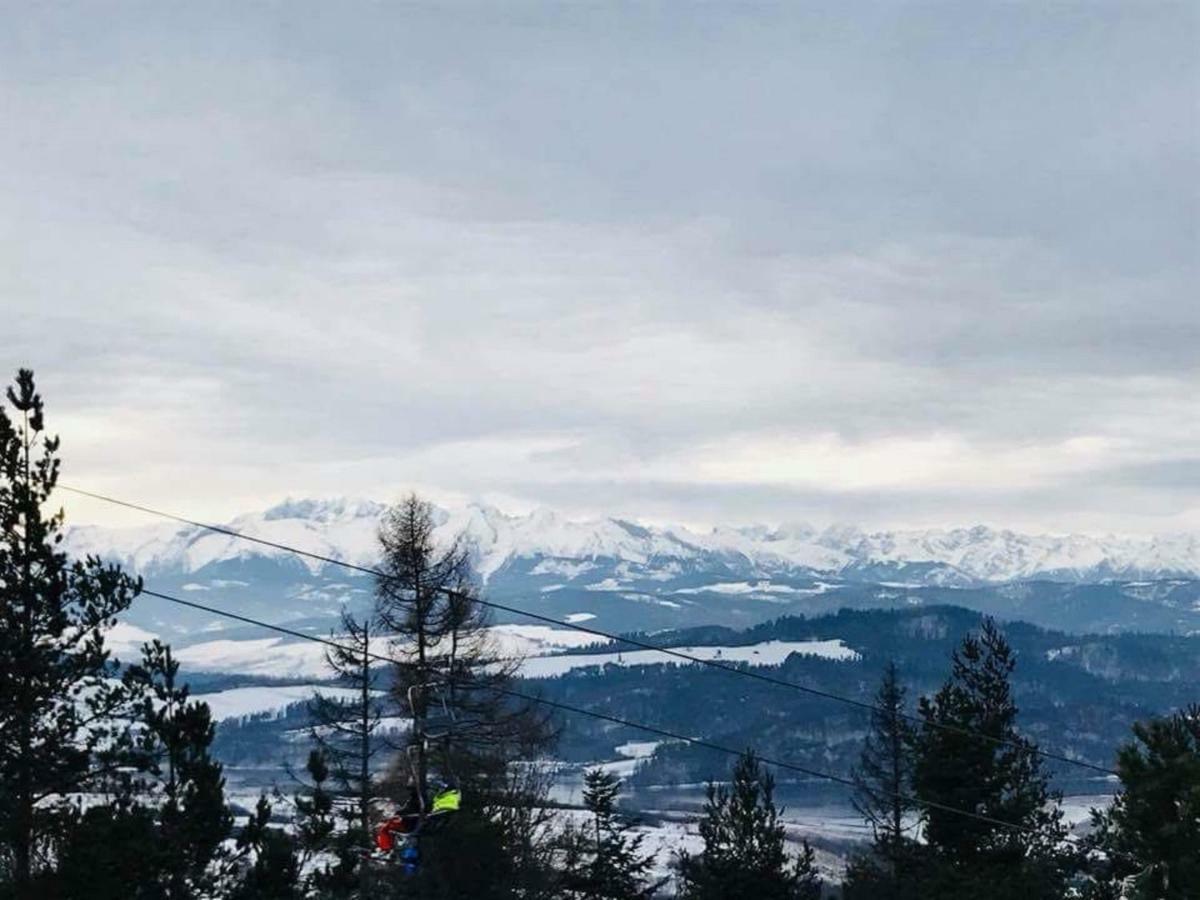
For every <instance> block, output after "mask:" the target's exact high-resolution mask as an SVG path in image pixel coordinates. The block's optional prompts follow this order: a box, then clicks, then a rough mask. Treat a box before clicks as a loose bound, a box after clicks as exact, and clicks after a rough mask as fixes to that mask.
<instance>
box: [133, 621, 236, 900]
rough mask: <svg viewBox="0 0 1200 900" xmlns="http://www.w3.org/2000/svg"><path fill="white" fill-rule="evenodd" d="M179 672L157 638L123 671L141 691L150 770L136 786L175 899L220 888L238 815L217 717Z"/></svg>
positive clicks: (168, 892) (165, 886) (166, 887)
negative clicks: (219, 748)
mask: <svg viewBox="0 0 1200 900" xmlns="http://www.w3.org/2000/svg"><path fill="white" fill-rule="evenodd" d="M178 675H179V663H178V661H177V660H176V659H175V658H174V657H173V656H172V654H171V648H170V647H168V646H166V645H164V644H162V643H161V642H159V641H157V640H155V641H153V642H151V643H149V644H147V645H145V647H144V648H143V651H142V662H141V663H140V664H138V665H134V666H131V667H130V668H129V669H128V670H127V671H126V673H125V676H124V680H125V683H126V684H127V685H129V686H131V687H134V688H136V689H138V690H139V691H140V692H141V693H142V694H143V700H142V706H141V716H140V720H141V723H142V725H143V726H144V729H143V730H142V732H141V738H140V750H141V752H142V754H143V755H144V758H145V760H146V763H145V764H146V767H147V769H148V775H147V777H143V778H141V779H139V781H138V783H137V784H136V788H135V789H136V790H137V791H138V794H139V798H138V799H139V801H140V802H142V803H144V804H148V805H150V806H151V807H152V808H153V809H154V810H155V811H156V817H157V822H156V834H157V842H156V854H157V856H158V858H159V873H158V874H159V881H160V885H161V888H162V896H163V897H165V898H169V900H183V898H188V897H195V896H198V895H201V894H203V893H204V892H205V891H211V890H213V889H215V887H216V886H217V885H218V884H219V883H220V882H221V880H222V878H223V877H225V876H226V875H227V873H228V871H229V870H231V868H232V863H233V861H232V859H231V857H230V854H229V853H228V852H227V849H226V848H225V847H224V846H223V845H224V843H225V841H226V840H228V839H229V838H230V836H231V835H232V832H233V815H232V813H231V812H230V811H229V808H228V806H227V805H226V803H225V777H224V773H223V767H222V765H221V763H219V762H218V761H217V760H216V759H214V758H213V756H212V753H211V745H212V741H213V736H214V734H215V729H214V726H213V722H212V714H211V713H210V711H209V708H208V706H207V705H206V704H204V703H199V702H196V701H193V700H191V699H190V691H189V688H188V686H187V685H186V684H181V683H180V682H179V678H178Z"/></svg>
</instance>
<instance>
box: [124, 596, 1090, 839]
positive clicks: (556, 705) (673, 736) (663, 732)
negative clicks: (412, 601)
mask: <svg viewBox="0 0 1200 900" xmlns="http://www.w3.org/2000/svg"><path fill="white" fill-rule="evenodd" d="M142 594H144V595H146V596H149V597H156V598H158V599H160V600H166V601H168V602H170V603H176V604H179V605H180V606H187V607H191V608H192V609H197V610H200V611H202V612H207V613H211V614H213V615H217V616H224V617H226V618H228V619H233V620H234V621H237V622H242V623H244V624H247V625H254V626H256V627H258V628H265V629H268V630H270V631H275V632H278V633H279V634H286V635H289V636H290V637H295V638H301V639H302V640H306V641H312V642H314V643H317V644H324V645H326V646H329V647H336V648H342V649H345V645H344V644H340V643H338V642H337V641H334V640H331V639H329V638H323V637H320V636H319V635H315V634H305V633H304V632H303V631H297V630H296V629H294V628H288V627H286V626H284V625H274V624H271V623H270V622H264V621H262V620H261V619H255V618H252V617H250V616H244V615H241V614H240V613H235V612H231V611H229V610H226V609H221V608H219V607H216V606H209V605H208V604H205V603H197V602H196V601H194V600H185V599H184V598H182V597H175V596H173V595H171V594H164V593H163V592H161V591H155V590H152V589H150V588H145V587H143V589H142ZM366 655H367V656H368V657H370V658H371V659H374V660H377V661H379V662H384V663H392V662H394V660H392V659H391V658H389V657H387V656H384V655H383V654H381V653H371V652H368V653H367V654H366ZM490 689H491V690H494V691H496V692H497V693H500V694H504V695H506V696H509V697H512V698H514V699H517V700H523V701H525V702H528V703H537V704H540V705H542V706H547V707H549V708H551V709H557V710H559V711H561V712H569V713H572V714H575V715H581V716H588V717H590V718H593V719H599V720H600V721H604V722H609V723H610V724H614V725H621V726H624V727H626V728H633V729H635V730H638V731H643V732H645V733H647V734H653V735H655V736H657V737H661V738H666V739H668V740H671V741H677V742H679V743H685V744H689V745H691V746H694V747H701V748H704V749H707V750H713V751H715V752H718V753H723V754H726V755H729V756H736V757H740V756H742V755H743V751H741V750H736V749H734V748H732V747H726V746H724V745H722V744H718V743H715V742H713V741H708V740H705V739H703V738H697V737H691V736H689V735H685V734H681V733H679V732H676V731H670V730H668V729H665V728H659V727H657V726H654V725H646V724H644V723H641V722H636V721H634V720H632V719H626V718H623V717H621V716H613V715H609V714H608V713H602V712H596V711H595V710H591V709H584V708H583V707H581V706H575V705H573V704H570V703H562V702H559V701H557V700H548V699H546V698H545V697H539V696H536V695H534V694H529V693H526V692H524V691H518V690H513V689H511V688H502V687H497V686H492V687H491V688H490ZM757 759H758V760H759V761H761V762H762V763H764V764H766V765H768V766H773V767H774V768H777V769H781V770H783V771H788V772H795V773H797V774H800V775H807V776H808V777H810V778H815V779H818V780H822V781H829V782H832V783H834V784H840V785H843V786H846V787H850V788H854V787H857V785H856V784H855V782H854V780H853V779H851V778H847V777H845V776H842V775H834V774H833V773H831V772H822V771H820V770H818V769H810V768H808V767H806V766H800V765H797V764H795V763H790V762H787V761H785V760H778V759H773V758H771V757H767V756H757ZM879 793H884V794H886V795H888V796H891V797H894V798H896V799H898V800H902V801H904V802H905V803H908V804H910V805H913V806H921V807H925V808H926V809H935V810H938V811H940V812H947V813H951V814H953V815H958V816H963V817H965V818H968V819H974V820H976V821H978V822H983V823H986V824H988V825H997V826H1000V827H1002V828H1007V829H1010V830H1012V831H1018V832H1024V833H1027V834H1039V833H1040V832H1038V831H1037V830H1036V829H1034V828H1030V827H1028V826H1025V825H1020V824H1018V823H1016V822H1008V821H1006V820H1004V819H997V818H994V817H992V816H988V815H985V814H983V813H977V812H972V811H970V810H965V809H959V808H958V807H955V806H948V805H946V804H943V803H937V802H935V801H930V800H922V799H920V798H918V797H914V796H912V795H909V794H902V793H899V792H895V791H881V792H879ZM1064 838H1065V839H1066V840H1067V841H1069V842H1072V843H1075V842H1077V841H1078V838H1076V837H1075V836H1074V835H1071V834H1067V835H1064Z"/></svg>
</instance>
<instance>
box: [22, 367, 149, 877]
mask: <svg viewBox="0 0 1200 900" xmlns="http://www.w3.org/2000/svg"><path fill="white" fill-rule="evenodd" d="M7 398H8V404H9V406H10V407H11V411H12V413H11V415H10V412H9V410H8V409H4V408H0V529H2V531H3V533H2V534H0V891H3V890H4V889H5V888H4V886H5V885H7V889H8V890H9V891H10V892H11V893H12V894H13V895H15V896H16V897H18V898H22V900H23V898H32V897H34V896H39V895H40V894H41V893H42V892H41V890H40V888H38V887H37V886H36V883H35V882H36V879H37V877H38V875H39V872H44V871H46V870H47V869H48V868H49V867H50V866H51V865H52V863H53V860H54V855H55V854H54V844H55V842H56V835H61V832H62V829H63V828H64V827H65V823H68V822H69V821H70V819H71V815H72V814H71V811H70V808H69V807H68V806H67V800H66V799H65V798H66V797H67V796H68V795H70V794H72V793H77V792H80V791H83V790H85V789H87V788H88V787H89V785H91V784H93V783H94V781H95V780H96V778H97V777H98V776H100V775H103V774H105V773H106V772H111V771H116V770H117V769H118V768H120V767H121V766H122V765H124V762H123V761H122V760H121V758H120V757H121V752H122V750H123V748H124V747H125V745H126V743H127V739H128V728H127V724H126V723H127V721H128V715H127V706H128V702H129V697H128V694H127V693H126V691H125V690H124V689H123V688H122V687H120V686H119V685H114V684H113V682H112V679H111V676H112V674H113V670H114V666H113V664H112V662H111V661H110V659H109V654H108V652H107V650H106V649H105V646H104V634H105V631H106V630H107V629H108V628H110V627H111V626H112V625H113V624H114V623H115V617H116V616H117V615H118V614H119V613H121V612H123V611H124V610H126V609H127V608H128V607H129V604H130V603H131V602H132V601H133V598H134V597H135V596H136V595H137V593H138V591H139V590H140V582H138V581H136V580H134V579H131V578H129V577H128V576H126V575H124V574H123V573H122V572H121V571H120V570H119V569H118V568H117V567H115V566H108V565H105V564H103V563H102V562H101V561H100V560H99V559H97V558H88V559H86V560H84V561H76V562H68V560H67V557H66V555H65V554H64V553H62V552H61V551H60V550H59V546H60V544H61V542H62V537H63V514H62V512H61V511H59V512H49V511H47V509H46V507H47V506H48V505H49V503H50V500H51V495H52V494H53V491H54V488H55V485H56V483H57V481H58V474H59V459H58V447H59V441H58V438H57V437H51V436H49V435H47V433H46V430H45V419H44V410H43V403H42V399H41V397H40V396H39V395H38V393H37V390H36V388H35V386H34V379H33V373H32V372H30V371H29V370H27V369H22V370H20V372H18V374H17V378H16V384H15V386H14V387H10V388H9V389H8V391H7Z"/></svg>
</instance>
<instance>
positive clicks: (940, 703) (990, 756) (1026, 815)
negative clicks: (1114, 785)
mask: <svg viewBox="0 0 1200 900" xmlns="http://www.w3.org/2000/svg"><path fill="white" fill-rule="evenodd" d="M1015 664H1016V658H1015V656H1014V654H1013V652H1012V649H1011V647H1010V646H1009V644H1008V642H1007V641H1006V640H1005V638H1004V636H1003V635H1002V634H1001V633H1000V631H999V629H998V628H997V627H996V625H995V624H994V623H993V622H991V621H985V622H984V625H983V628H982V630H981V632H980V634H979V635H978V636H975V635H968V636H967V637H966V638H964V639H963V642H962V645H961V646H960V648H959V649H958V650H956V651H955V653H954V655H953V657H952V665H951V674H950V678H949V679H948V680H947V681H946V683H945V684H944V685H943V686H942V688H941V689H940V690H939V691H938V692H937V693H936V694H935V695H934V696H933V697H932V698H931V699H927V698H922V700H921V704H920V710H921V715H922V717H923V718H924V720H925V725H924V726H923V727H922V728H921V730H920V734H919V737H918V739H917V754H916V761H915V766H914V769H913V787H914V790H915V793H916V795H917V797H918V798H919V800H920V801H921V802H922V804H923V805H924V808H923V810H922V819H923V822H924V826H925V839H926V844H925V846H924V847H923V852H922V854H921V861H920V864H919V866H918V869H919V875H920V879H919V880H920V883H921V886H922V889H923V890H924V892H925V893H924V894H922V896H929V897H964V896H974V897H980V898H993V897H994V898H1013V897H1021V898H1024V900H1040V898H1045V900H1058V898H1061V897H1062V896H1063V894H1064V891H1065V883H1066V878H1067V876H1068V875H1069V860H1068V859H1067V858H1066V854H1065V853H1064V851H1063V850H1062V844H1063V839H1064V835H1065V834H1066V828H1065V827H1064V826H1063V824H1062V811H1061V809H1060V808H1059V805H1058V797H1057V796H1055V795H1054V794H1053V793H1052V792H1051V791H1050V788H1049V786H1048V784H1047V779H1046V776H1045V775H1044V773H1043V772H1042V769H1041V759H1040V757H1038V756H1037V755H1036V754H1035V753H1033V752H1032V751H1033V749H1034V745H1033V744H1032V742H1030V741H1028V740H1026V739H1025V738H1023V737H1022V736H1021V735H1020V734H1019V733H1018V732H1017V730H1016V717H1017V708H1016V705H1015V704H1014V703H1013V700H1012V696H1011V690H1010V684H1009V676H1010V674H1011V673H1012V670H1013V667H1014V666H1015ZM952 729H953V730H952ZM989 737H990V738H994V739H1001V740H1004V741H1006V742H1010V743H1004V744H1000V743H997V742H996V741H995V740H989V739H988V738H989ZM935 804H936V805H935ZM939 806H940V807H950V808H953V809H956V810H969V811H973V812H975V813H976V814H978V815H979V816H980V817H983V818H986V819H990V820H993V821H984V820H983V819H982V818H968V817H966V816H962V815H960V814H958V813H955V812H951V811H950V810H949V809H945V808H938V807H939ZM1001 822H1004V823H1011V825H1012V826H1014V827H1007V826H1005V825H1001V824H999V823H1001Z"/></svg>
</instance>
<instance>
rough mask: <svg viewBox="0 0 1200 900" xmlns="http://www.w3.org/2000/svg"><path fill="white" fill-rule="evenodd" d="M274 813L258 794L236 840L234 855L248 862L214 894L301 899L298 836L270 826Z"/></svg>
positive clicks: (237, 899)
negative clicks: (253, 807) (252, 812)
mask: <svg viewBox="0 0 1200 900" xmlns="http://www.w3.org/2000/svg"><path fill="white" fill-rule="evenodd" d="M271 812H272V807H271V804H270V802H269V801H268V800H267V798H266V796H265V795H264V796H261V797H259V799H258V805H257V807H256V808H255V811H254V814H253V815H251V816H250V818H249V821H248V822H247V823H246V825H245V826H244V827H243V828H242V831H241V834H239V835H238V839H237V850H238V852H237V854H236V857H235V858H237V859H238V860H239V861H243V860H249V863H248V864H246V863H244V862H243V864H242V866H241V867H240V869H241V871H240V872H238V873H237V875H236V877H227V880H226V884H225V885H224V886H223V887H222V888H221V889H219V891H218V892H216V893H215V894H213V895H212V896H218V897H227V898H228V900H302V898H303V897H304V891H303V889H302V888H301V883H300V882H301V876H300V858H299V853H298V846H297V841H296V838H295V837H293V836H292V835H291V834H290V833H288V832H287V831H285V830H283V829H281V828H273V827H271V826H270V821H271ZM192 896H203V894H199V895H192Z"/></svg>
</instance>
